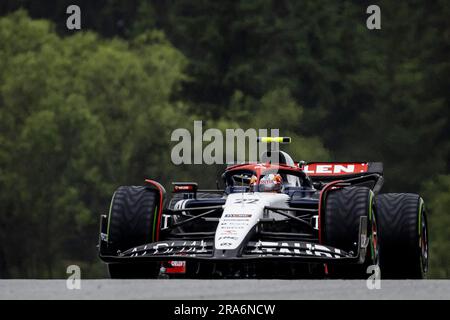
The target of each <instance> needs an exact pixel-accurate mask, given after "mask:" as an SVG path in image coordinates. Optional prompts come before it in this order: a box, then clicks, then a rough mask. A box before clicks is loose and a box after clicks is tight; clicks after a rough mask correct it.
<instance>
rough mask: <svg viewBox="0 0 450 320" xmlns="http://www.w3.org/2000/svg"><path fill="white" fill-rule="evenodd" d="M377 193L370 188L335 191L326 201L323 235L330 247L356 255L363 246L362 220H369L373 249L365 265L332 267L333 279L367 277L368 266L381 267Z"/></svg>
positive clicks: (330, 269)
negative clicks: (378, 262) (374, 194)
mask: <svg viewBox="0 0 450 320" xmlns="http://www.w3.org/2000/svg"><path fill="white" fill-rule="evenodd" d="M374 209H375V204H374V196H373V192H372V191H371V190H370V189H369V188H366V187H347V188H342V189H338V190H331V191H329V194H328V196H327V198H326V205H325V211H324V223H323V224H322V226H323V236H324V243H325V244H326V245H329V246H332V247H335V248H338V249H341V250H344V251H346V252H348V253H353V254H355V253H356V252H357V250H358V243H359V226H360V218H361V217H363V216H366V217H367V221H368V223H367V235H368V237H369V239H370V244H369V245H370V248H368V250H367V255H366V257H365V262H364V263H363V264H355V265H331V264H330V265H329V266H328V270H329V274H330V276H331V277H333V278H356V279H361V278H365V277H367V273H366V272H367V267H368V266H369V265H375V264H377V259H378V252H377V250H376V243H377V239H376V235H377V230H376V228H377V227H376V223H375V216H374V214H373V211H374Z"/></svg>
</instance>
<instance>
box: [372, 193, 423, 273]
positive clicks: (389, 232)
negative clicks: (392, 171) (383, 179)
mask: <svg viewBox="0 0 450 320" xmlns="http://www.w3.org/2000/svg"><path fill="white" fill-rule="evenodd" d="M377 219H378V224H379V244H380V267H381V276H382V277H383V278H386V279H422V278H424V277H425V275H426V273H427V271H428V224H427V216H426V210H425V205H424V201H423V199H422V198H421V197H420V196H419V195H417V194H413V193H386V194H380V195H378V197H377Z"/></svg>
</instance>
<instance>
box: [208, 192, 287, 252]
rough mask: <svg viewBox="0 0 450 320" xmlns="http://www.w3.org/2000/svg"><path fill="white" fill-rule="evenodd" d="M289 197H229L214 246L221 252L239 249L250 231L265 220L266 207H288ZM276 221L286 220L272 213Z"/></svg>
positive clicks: (241, 195) (246, 195)
mask: <svg viewBox="0 0 450 320" xmlns="http://www.w3.org/2000/svg"><path fill="white" fill-rule="evenodd" d="M288 200H289V196H288V195H287V194H283V193H270V192H254V193H232V194H230V195H229V196H228V197H227V200H226V202H225V205H224V210H223V214H222V217H221V218H220V221H219V224H218V226H217V230H216V236H215V241H214V245H215V248H216V249H219V250H233V249H236V248H238V247H239V245H240V244H241V243H242V241H243V240H244V239H245V237H246V235H247V234H248V233H249V231H250V230H251V229H252V228H253V227H254V226H255V225H256V224H257V223H258V220H259V219H260V218H263V214H264V207H266V206H272V207H286V208H288V205H287V201H288ZM271 217H272V218H275V219H284V217H283V216H282V215H280V214H277V213H271Z"/></svg>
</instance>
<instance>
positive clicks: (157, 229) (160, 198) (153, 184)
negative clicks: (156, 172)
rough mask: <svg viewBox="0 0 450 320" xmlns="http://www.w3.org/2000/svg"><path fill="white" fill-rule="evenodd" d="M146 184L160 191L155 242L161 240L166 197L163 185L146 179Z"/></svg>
mask: <svg viewBox="0 0 450 320" xmlns="http://www.w3.org/2000/svg"><path fill="white" fill-rule="evenodd" d="M145 182H147V183H150V184H151V185H152V186H155V187H156V188H157V189H158V190H159V210H158V219H157V225H156V234H155V241H158V240H159V227H160V225H161V216H162V210H163V197H164V191H163V189H162V187H161V185H160V184H159V183H158V182H156V181H153V180H150V179H145Z"/></svg>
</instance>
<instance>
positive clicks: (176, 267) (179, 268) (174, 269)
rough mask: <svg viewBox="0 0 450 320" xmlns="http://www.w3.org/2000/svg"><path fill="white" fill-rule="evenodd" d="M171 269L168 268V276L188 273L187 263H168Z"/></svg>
mask: <svg viewBox="0 0 450 320" xmlns="http://www.w3.org/2000/svg"><path fill="white" fill-rule="evenodd" d="M167 262H168V264H169V265H170V267H167V268H166V273H168V274H177V273H178V274H179V273H186V261H167Z"/></svg>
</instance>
